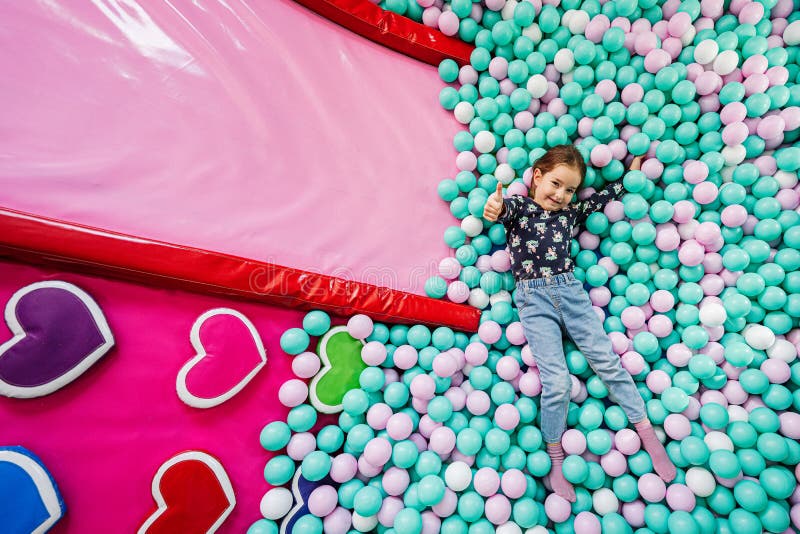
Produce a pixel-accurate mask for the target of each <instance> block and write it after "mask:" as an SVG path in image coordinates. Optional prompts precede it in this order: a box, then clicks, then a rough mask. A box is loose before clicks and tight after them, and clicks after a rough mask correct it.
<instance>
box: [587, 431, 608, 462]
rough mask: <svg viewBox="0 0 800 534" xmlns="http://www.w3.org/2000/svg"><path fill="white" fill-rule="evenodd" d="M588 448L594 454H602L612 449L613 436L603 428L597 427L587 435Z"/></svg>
mask: <svg viewBox="0 0 800 534" xmlns="http://www.w3.org/2000/svg"><path fill="white" fill-rule="evenodd" d="M586 444H587V447H588V449H589V450H590V451H591V452H593V453H594V454H597V455H600V456H602V455H603V454H606V453H607V452H608V451H610V450H611V437H610V436H609V434H608V432H606V431H605V430H603V429H600V428H598V429H595V430H592V431H590V432H589V433H588V434H587V435H586Z"/></svg>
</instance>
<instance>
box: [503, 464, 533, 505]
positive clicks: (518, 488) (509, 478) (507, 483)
mask: <svg viewBox="0 0 800 534" xmlns="http://www.w3.org/2000/svg"><path fill="white" fill-rule="evenodd" d="M500 487H501V488H502V490H503V493H504V494H505V496H506V497H508V498H509V499H519V498H520V497H522V496H523V495H524V494H525V490H526V489H527V487H528V481H527V479H526V478H525V474H524V473H523V472H522V471H520V470H519V469H507V470H506V471H505V472H504V473H503V476H502V477H501V478H500Z"/></svg>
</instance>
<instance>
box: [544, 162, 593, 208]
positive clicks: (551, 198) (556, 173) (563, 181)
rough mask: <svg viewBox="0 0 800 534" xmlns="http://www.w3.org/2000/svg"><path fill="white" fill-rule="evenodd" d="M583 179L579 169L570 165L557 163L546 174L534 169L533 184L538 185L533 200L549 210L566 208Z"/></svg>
mask: <svg viewBox="0 0 800 534" xmlns="http://www.w3.org/2000/svg"><path fill="white" fill-rule="evenodd" d="M582 181H583V178H581V175H580V172H579V171H578V169H575V168H574V167H570V166H568V165H557V166H556V167H555V168H553V169H552V170H551V171H549V172H546V173H545V174H542V171H540V170H539V169H533V184H534V185H535V186H536V189H535V191H534V194H533V200H535V201H536V203H537V204H539V205H540V206H541V207H543V208H544V209H546V210H548V211H556V210H560V209H564V208H566V207H567V206H568V205H569V203H570V202H571V201H572V197H573V196H574V195H575V192H576V191H577V190H578V187H579V186H580V185H581V182H582Z"/></svg>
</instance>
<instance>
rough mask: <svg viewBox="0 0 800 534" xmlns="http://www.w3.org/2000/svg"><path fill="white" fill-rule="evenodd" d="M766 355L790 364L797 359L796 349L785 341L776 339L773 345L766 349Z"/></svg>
mask: <svg viewBox="0 0 800 534" xmlns="http://www.w3.org/2000/svg"><path fill="white" fill-rule="evenodd" d="M767 355H768V356H769V357H770V358H775V359H776V360H783V361H785V362H786V363H792V362H793V361H794V360H795V358H797V347H795V346H794V345H792V343H791V342H790V341H787V340H785V339H776V340H775V343H773V344H772V346H771V347H770V348H768V349H767Z"/></svg>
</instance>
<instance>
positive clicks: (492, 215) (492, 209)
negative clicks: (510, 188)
mask: <svg viewBox="0 0 800 534" xmlns="http://www.w3.org/2000/svg"><path fill="white" fill-rule="evenodd" d="M502 211H503V184H501V183H499V182H498V183H497V191H495V192H494V193H493V194H491V195H489V199H488V200H487V201H486V206H485V207H484V208H483V218H484V219H486V220H487V221H490V222H495V221H496V220H497V218H498V217H499V216H500V213H501V212H502Z"/></svg>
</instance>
